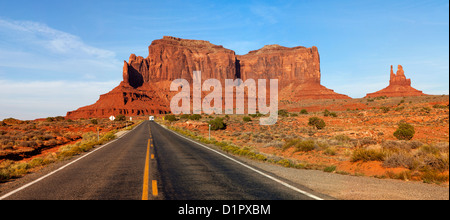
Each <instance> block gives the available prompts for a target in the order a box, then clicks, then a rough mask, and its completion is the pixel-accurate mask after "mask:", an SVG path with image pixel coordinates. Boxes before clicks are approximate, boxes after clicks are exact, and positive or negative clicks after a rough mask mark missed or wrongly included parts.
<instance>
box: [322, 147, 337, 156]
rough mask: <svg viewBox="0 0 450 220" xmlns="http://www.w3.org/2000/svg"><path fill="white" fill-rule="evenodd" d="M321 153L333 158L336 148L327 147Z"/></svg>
mask: <svg viewBox="0 0 450 220" xmlns="http://www.w3.org/2000/svg"><path fill="white" fill-rule="evenodd" d="M323 153H324V154H325V155H329V156H334V155H336V147H327V148H326V149H325V150H324V151H323Z"/></svg>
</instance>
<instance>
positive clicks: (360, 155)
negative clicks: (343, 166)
mask: <svg viewBox="0 0 450 220" xmlns="http://www.w3.org/2000/svg"><path fill="white" fill-rule="evenodd" d="M384 156H385V155H384V152H383V151H379V150H374V149H364V148H361V149H356V150H354V151H353V155H352V158H351V162H357V161H363V162H368V161H383V160H384Z"/></svg>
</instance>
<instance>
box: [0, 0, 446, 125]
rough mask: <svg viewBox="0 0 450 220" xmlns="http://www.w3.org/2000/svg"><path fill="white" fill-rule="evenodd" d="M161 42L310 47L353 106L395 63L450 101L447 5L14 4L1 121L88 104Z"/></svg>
mask: <svg viewBox="0 0 450 220" xmlns="http://www.w3.org/2000/svg"><path fill="white" fill-rule="evenodd" d="M166 35H169V36H176V37H181V38H187V39H199V40H208V41H210V42H211V43H213V44H218V45H223V46H224V47H226V48H229V49H232V50H234V51H236V53H238V54H246V53H248V52H249V51H250V50H255V49H259V48H261V47H263V46H264V45H267V44H280V45H283V46H288V47H293V46H306V47H311V46H317V47H318V48H319V53H320V57H321V71H322V84H323V85H325V86H327V87H328V88H331V89H334V90H335V91H336V92H339V93H343V94H347V95H349V96H351V97H353V98H361V97H363V96H365V94H366V93H369V92H375V91H377V90H380V89H382V88H384V87H386V86H387V85H388V81H389V70H390V65H394V66H397V65H398V64H401V65H403V68H404V70H405V73H406V75H407V77H408V78H412V82H413V87H415V88H417V89H419V90H423V91H424V92H425V93H428V94H449V83H448V81H449V2H448V1H447V0H436V1H434V0H421V1H412V0H408V1H406V0H396V1H384V0H362V1H348V0H341V1H331V0H330V1H325V0H315V1H313V0H279V1H264V0H258V1H256V0H254V1H243V0H240V1H237V0H228V1H207V0H194V1H181V0H179V1H178V0H177V1H170V0H169V1H150V0H141V1H113V0H103V1H102V0H99V1H88V0H78V1H66V0H40V1H31V0H30V1H25V0H15V1H1V2H0V103H1V104H0V120H2V119H4V118H8V117H14V118H19V119H35V118H41V117H49V116H57V115H65V114H66V112H67V111H71V110H75V109H77V108H79V107H81V106H85V105H89V104H93V103H94V102H95V101H96V100H97V99H98V97H99V95H100V94H104V93H106V92H108V91H110V90H112V89H113V88H114V87H115V86H117V85H118V84H119V82H120V81H121V78H122V65H123V60H128V57H129V55H130V54H131V53H135V54H137V55H140V56H144V57H146V56H147V55H148V54H147V53H148V52H147V47H148V45H150V43H151V42H152V41H153V40H155V39H160V38H162V36H166Z"/></svg>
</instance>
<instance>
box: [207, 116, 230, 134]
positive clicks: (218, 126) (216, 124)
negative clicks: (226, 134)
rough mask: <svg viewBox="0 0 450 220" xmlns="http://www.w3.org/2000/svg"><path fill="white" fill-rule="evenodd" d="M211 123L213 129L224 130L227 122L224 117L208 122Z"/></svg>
mask: <svg viewBox="0 0 450 220" xmlns="http://www.w3.org/2000/svg"><path fill="white" fill-rule="evenodd" d="M208 124H209V125H211V130H213V131H216V130H223V129H226V124H225V123H224V122H223V118H216V119H214V120H211V121H209V122H208Z"/></svg>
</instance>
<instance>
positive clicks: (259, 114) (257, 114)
mask: <svg viewBox="0 0 450 220" xmlns="http://www.w3.org/2000/svg"><path fill="white" fill-rule="evenodd" d="M249 116H250V117H252V118H259V117H261V116H263V114H261V113H259V112H257V113H256V114H249Z"/></svg>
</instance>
